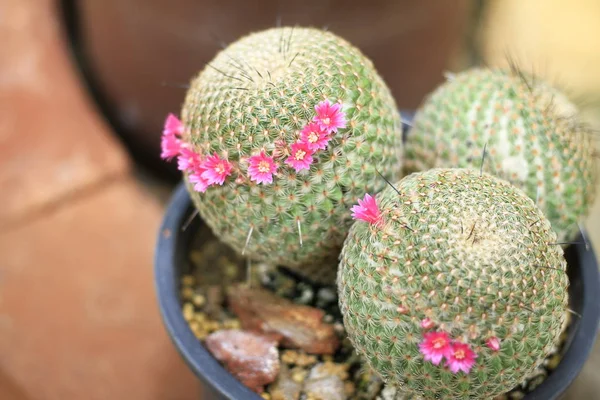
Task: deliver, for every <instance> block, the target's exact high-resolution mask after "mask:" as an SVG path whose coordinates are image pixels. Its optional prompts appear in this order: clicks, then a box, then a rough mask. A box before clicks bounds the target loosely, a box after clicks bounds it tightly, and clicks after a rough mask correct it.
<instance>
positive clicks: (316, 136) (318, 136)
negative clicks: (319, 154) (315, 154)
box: [300, 122, 331, 151]
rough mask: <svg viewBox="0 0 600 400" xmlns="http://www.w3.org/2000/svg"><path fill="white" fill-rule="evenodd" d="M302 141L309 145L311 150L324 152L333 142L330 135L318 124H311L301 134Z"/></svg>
mask: <svg viewBox="0 0 600 400" xmlns="http://www.w3.org/2000/svg"><path fill="white" fill-rule="evenodd" d="M300 140H301V141H302V142H304V143H307V144H308V147H309V148H310V149H311V150H315V151H316V150H324V149H326V148H327V143H329V140H331V137H330V136H329V133H328V132H327V131H326V130H324V129H322V128H321V126H319V124H317V123H316V122H310V123H309V124H307V125H306V126H305V127H304V128H303V129H302V131H301V132H300Z"/></svg>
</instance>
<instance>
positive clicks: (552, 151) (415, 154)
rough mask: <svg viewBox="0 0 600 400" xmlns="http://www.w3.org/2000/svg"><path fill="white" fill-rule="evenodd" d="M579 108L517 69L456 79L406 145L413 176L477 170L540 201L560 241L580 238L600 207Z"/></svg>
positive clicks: (439, 92) (418, 121)
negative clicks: (435, 171)
mask: <svg viewBox="0 0 600 400" xmlns="http://www.w3.org/2000/svg"><path fill="white" fill-rule="evenodd" d="M578 119H579V116H578V110H577V107H576V106H575V105H574V104H573V103H571V102H570V101H569V100H568V99H567V97H566V96H565V95H564V94H563V93H561V92H560V91H559V90H558V89H556V88H554V87H552V86H550V85H549V84H548V83H546V82H544V81H542V80H540V79H537V78H534V77H533V76H529V75H526V74H524V73H522V72H520V71H519V70H518V69H517V68H516V67H515V66H513V67H512V69H510V70H509V69H507V70H504V69H485V68H476V69H472V70H469V71H465V72H462V73H459V74H456V75H454V76H453V77H451V78H449V80H448V82H446V83H444V84H442V85H441V86H440V87H439V88H438V89H436V90H435V91H434V92H433V93H432V94H431V95H430V96H429V97H428V98H427V99H426V100H425V102H424V103H423V105H422V106H421V107H420V109H419V110H418V112H417V114H416V116H415V119H414V125H413V128H412V129H411V132H410V135H408V140H407V143H406V153H405V157H406V160H405V167H406V171H407V173H409V172H415V171H423V170H427V169H429V168H455V167H456V168H476V169H479V167H480V165H481V158H482V152H483V149H484V147H485V148H486V149H487V155H486V157H485V162H484V164H483V169H484V171H486V172H489V173H491V174H494V175H497V176H499V177H501V178H503V179H506V180H508V181H510V182H511V183H513V184H514V185H516V186H518V187H520V188H521V189H523V190H524V191H525V192H526V193H527V194H528V195H529V196H530V197H531V198H533V199H535V200H537V204H538V206H539V207H540V208H541V209H542V211H544V213H545V214H546V216H547V217H548V219H549V220H550V222H551V223H552V227H553V228H554V230H555V231H556V233H557V234H558V238H559V241H561V242H563V241H570V240H573V239H574V236H575V235H576V233H577V232H578V223H580V222H582V220H583V219H584V217H585V216H586V215H587V213H588V210H589V208H590V206H591V204H592V202H593V200H594V197H595V196H594V195H595V190H596V179H597V177H596V173H597V171H596V166H595V153H594V141H593V140H594V139H593V138H592V135H590V129H589V128H587V127H586V126H585V125H584V124H582V123H581V122H580V121H579V120H578Z"/></svg>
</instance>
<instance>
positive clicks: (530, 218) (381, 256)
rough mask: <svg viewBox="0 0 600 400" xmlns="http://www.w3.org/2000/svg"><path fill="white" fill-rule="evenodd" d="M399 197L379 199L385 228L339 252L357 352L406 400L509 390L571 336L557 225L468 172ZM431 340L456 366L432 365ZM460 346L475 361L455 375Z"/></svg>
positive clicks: (519, 197)
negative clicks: (566, 332) (564, 334)
mask: <svg viewBox="0 0 600 400" xmlns="http://www.w3.org/2000/svg"><path fill="white" fill-rule="evenodd" d="M395 188H396V189H397V190H398V191H399V193H400V194H398V193H396V191H395V190H394V189H392V187H387V188H386V189H384V190H383V191H382V192H380V193H379V194H378V196H377V199H376V200H377V202H378V206H379V209H380V219H378V221H379V222H378V223H375V224H369V223H367V222H364V221H357V222H356V223H355V224H354V225H353V226H352V228H351V229H350V232H349V234H348V237H347V239H346V241H345V243H344V246H343V250H342V254H341V262H340V267H339V270H338V291H339V296H340V297H339V298H340V309H341V312H342V314H343V317H344V325H345V327H346V330H347V332H348V335H349V338H350V340H351V341H352V343H353V345H354V347H355V348H356V350H357V351H358V353H359V354H361V355H362V356H363V357H364V358H365V359H366V360H367V362H368V364H369V365H370V366H371V368H373V369H374V370H375V371H376V372H377V373H378V374H380V375H381V377H382V379H383V380H384V381H385V382H386V383H388V384H390V385H396V386H397V387H398V388H400V390H401V391H402V392H406V393H408V394H413V395H418V396H422V397H424V398H427V399H467V398H491V397H493V396H495V395H498V394H501V393H505V392H507V391H509V390H511V389H512V388H513V387H515V386H516V385H518V384H520V383H521V382H522V381H523V380H524V378H525V377H527V376H528V375H529V374H530V373H531V371H533V370H534V369H535V368H536V367H537V366H538V365H539V364H540V363H541V362H542V361H543V360H544V358H545V356H546V355H547V354H548V353H549V352H550V351H551V350H552V348H553V346H554V345H555V344H556V343H557V341H558V340H559V337H560V334H561V329H562V328H563V326H564V319H565V311H566V309H567V307H568V285H569V281H568V277H567V275H566V272H565V271H566V261H565V259H564V257H563V250H562V248H561V246H558V245H556V243H555V242H556V234H555V233H554V231H553V230H552V229H551V225H550V222H549V221H548V220H547V219H546V218H545V216H544V215H543V214H542V212H541V211H540V210H539V208H538V207H536V206H535V204H534V202H533V200H531V199H530V198H529V197H527V196H526V194H525V193H524V192H523V191H522V190H521V189H518V188H516V187H515V186H513V185H511V184H510V183H509V182H507V181H505V180H502V179H500V178H498V177H495V176H492V175H489V174H486V173H484V174H483V175H481V176H480V174H479V171H474V170H472V169H432V170H429V171H427V172H423V173H415V174H412V175H410V176H407V177H405V178H404V179H402V180H401V181H400V182H399V183H397V184H396V186H395ZM435 335H438V336H443V335H446V336H447V340H446V341H445V342H443V341H442V342H438V344H440V346H441V347H439V349H440V351H442V350H444V351H446V350H452V351H453V353H450V354H452V357H454V358H452V359H451V358H450V356H448V355H445V356H444V358H443V359H442V358H441V356H440V359H438V361H437V364H434V361H432V360H428V359H427V358H426V355H427V354H429V353H427V351H429V350H427V349H426V348H423V347H422V346H424V345H425V344H427V343H429V344H431V343H435V342H434V341H433V342H432V341H431V340H430V339H428V338H433V337H435ZM432 340H433V339H432ZM444 343H445V344H444ZM461 343H462V345H461ZM460 346H467V347H468V349H469V350H468V351H470V352H472V354H471V355H472V356H473V357H475V358H473V357H472V360H473V361H474V362H473V363H472V365H470V366H469V367H468V368H467V369H466V370H465V369H459V370H457V371H454V372H453V371H452V365H453V362H451V360H454V365H458V364H456V362H457V360H459V359H463V358H464V356H465V353H460V352H459V351H458V350H460ZM444 354H448V353H444ZM461 354H462V356H461ZM461 357H463V358H461Z"/></svg>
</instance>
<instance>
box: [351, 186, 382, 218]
mask: <svg viewBox="0 0 600 400" xmlns="http://www.w3.org/2000/svg"><path fill="white" fill-rule="evenodd" d="M350 211H352V218H354V219H355V220H356V219H361V220H363V221H366V222H368V223H370V224H378V223H379V222H381V211H380V210H379V206H378V205H377V201H376V200H375V198H374V197H372V196H371V195H370V194H368V193H367V194H365V197H364V199H362V200H361V199H358V205H355V206H353V207H352V208H351V209H350Z"/></svg>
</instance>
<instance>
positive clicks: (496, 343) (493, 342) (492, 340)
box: [485, 336, 500, 351]
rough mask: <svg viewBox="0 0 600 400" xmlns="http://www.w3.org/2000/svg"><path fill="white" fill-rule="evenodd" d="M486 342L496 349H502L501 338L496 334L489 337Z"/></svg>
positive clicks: (488, 345)
mask: <svg viewBox="0 0 600 400" xmlns="http://www.w3.org/2000/svg"><path fill="white" fill-rule="evenodd" d="M485 344H486V345H487V347H489V348H490V349H492V350H494V351H498V350H500V339H498V338H497V337H496V336H492V337H491V338H489V339H488V340H487V342H486V343H485Z"/></svg>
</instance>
